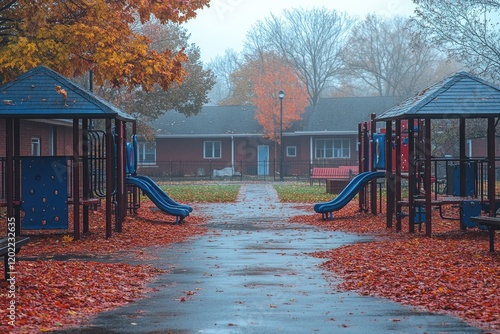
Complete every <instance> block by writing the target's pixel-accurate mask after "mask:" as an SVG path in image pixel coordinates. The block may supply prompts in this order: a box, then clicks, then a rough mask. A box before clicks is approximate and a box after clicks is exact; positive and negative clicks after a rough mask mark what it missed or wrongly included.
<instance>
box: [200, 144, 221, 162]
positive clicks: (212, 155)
mask: <svg viewBox="0 0 500 334" xmlns="http://www.w3.org/2000/svg"><path fill="white" fill-rule="evenodd" d="M221 147H222V145H221V142H220V141H206V142H204V143H203V158H205V159H220V158H222V149H221Z"/></svg>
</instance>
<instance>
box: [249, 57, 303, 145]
mask: <svg viewBox="0 0 500 334" xmlns="http://www.w3.org/2000/svg"><path fill="white" fill-rule="evenodd" d="M262 66H263V67H262V68H261V70H260V71H259V72H258V73H257V74H256V76H255V80H256V81H255V84H254V92H255V95H254V99H253V103H254V105H255V106H256V107H257V110H256V113H255V119H256V120H257V121H258V122H259V124H261V125H262V127H263V128H264V136H265V137H268V138H270V139H271V140H273V141H276V142H278V143H280V140H281V138H280V137H279V133H278V131H277V130H278V129H279V128H280V125H281V124H282V129H283V131H285V130H286V129H288V128H290V126H291V125H292V123H293V122H295V121H298V120H300V118H301V114H302V113H303V112H304V110H305V108H306V106H307V105H308V104H309V103H308V94H307V90H306V87H305V86H304V84H303V83H302V81H301V80H300V79H299V78H298V77H297V74H296V72H295V69H294V68H293V67H291V66H290V65H288V64H286V63H285V62H283V61H282V60H281V59H280V58H277V57H272V56H270V57H269V58H267V59H266V61H265V63H264V64H263V65H262ZM280 90H283V91H284V92H285V94H286V96H285V98H284V99H283V100H282V103H283V115H282V118H281V114H280V111H281V110H280V100H279V97H278V92H279V91H280ZM280 122H282V123H280Z"/></svg>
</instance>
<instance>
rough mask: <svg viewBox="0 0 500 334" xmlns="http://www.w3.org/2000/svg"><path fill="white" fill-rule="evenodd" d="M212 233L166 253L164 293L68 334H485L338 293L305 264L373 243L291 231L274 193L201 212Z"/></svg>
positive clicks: (255, 189)
mask: <svg viewBox="0 0 500 334" xmlns="http://www.w3.org/2000/svg"><path fill="white" fill-rule="evenodd" d="M196 210H197V211H199V212H203V213H205V214H207V215H210V216H212V217H214V218H213V220H212V221H211V222H210V224H209V225H208V227H209V228H210V230H211V232H210V233H209V234H208V235H206V236H203V237H201V238H198V239H196V240H194V241H192V242H187V243H182V244H176V245H173V246H172V247H170V248H166V249H163V250H162V251H161V253H160V257H161V260H159V261H158V263H155V265H157V266H161V267H163V268H165V269H169V270H170V273H169V274H167V275H163V276H161V277H160V278H159V280H158V281H157V283H156V284H155V286H156V287H157V288H158V289H159V290H158V291H157V292H155V293H152V294H151V295H149V297H148V298H146V299H143V300H140V301H138V302H136V303H132V304H131V305H128V306H126V307H122V308H119V309H117V310H114V311H111V312H106V313H102V314H100V315H99V317H98V318H96V319H95V320H94V321H93V322H92V324H90V325H89V326H88V327H85V328H80V329H73V330H66V331H63V332H67V333H362V334H365V333H391V332H392V333H481V331H480V330H479V329H477V328H473V327H470V326H467V325H466V324H464V323H463V322H462V321H460V320H459V319H455V318H452V317H448V316H444V315H436V314H431V313H427V312H418V311H416V310H415V309H413V308H411V307H405V306H401V305H398V304H396V303H392V302H389V301H387V300H385V299H381V298H373V297H363V296H358V295H357V294H355V293H347V292H338V291H335V289H334V288H332V286H331V283H332V282H333V283H334V280H332V279H331V278H325V275H327V274H328V273H327V272H325V271H323V270H322V269H321V268H319V267H318V265H319V264H320V263H321V262H322V260H321V259H316V258H313V257H311V256H308V255H307V253H311V252H314V251H317V250H326V249H332V248H335V247H338V246H340V245H343V244H346V243H352V242H362V241H364V240H366V239H363V238H361V237H357V236H352V235H348V234H343V233H338V232H331V231H324V230H321V229H318V228H315V227H311V226H304V225H295V224H289V223H284V221H286V217H287V216H291V215H294V214H300V212H298V211H296V209H293V207H292V206H291V205H287V204H279V202H278V199H277V195H276V192H275V191H274V189H273V187H272V185H269V184H245V185H242V187H241V191H240V194H239V199H238V202H237V203H232V204H210V205H203V206H197V207H196Z"/></svg>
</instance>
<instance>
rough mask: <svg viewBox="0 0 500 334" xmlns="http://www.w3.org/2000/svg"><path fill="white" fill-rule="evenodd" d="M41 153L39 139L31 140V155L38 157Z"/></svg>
mask: <svg viewBox="0 0 500 334" xmlns="http://www.w3.org/2000/svg"><path fill="white" fill-rule="evenodd" d="M41 153H42V145H41V141H40V138H39V137H32V138H31V155H32V156H35V157H39V156H40V155H41Z"/></svg>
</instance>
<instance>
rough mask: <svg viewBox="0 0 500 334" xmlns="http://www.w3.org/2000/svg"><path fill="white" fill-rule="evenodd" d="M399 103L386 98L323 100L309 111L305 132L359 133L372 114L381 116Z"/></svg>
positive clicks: (392, 98) (393, 99)
mask: <svg viewBox="0 0 500 334" xmlns="http://www.w3.org/2000/svg"><path fill="white" fill-rule="evenodd" d="M398 102H399V101H398V100H397V99H396V98H395V97H384V96H373V97H345V98H331V99H321V100H320V101H319V103H318V104H317V105H316V106H315V107H311V108H310V109H311V110H309V111H308V115H307V118H305V120H306V122H305V126H304V129H303V131H335V132H340V131H357V129H358V123H360V122H364V121H369V120H370V116H371V114H372V113H375V114H377V115H378V114H381V113H382V112H384V111H385V110H387V109H389V108H392V107H393V106H395V105H396V104H397V103H398Z"/></svg>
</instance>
